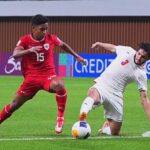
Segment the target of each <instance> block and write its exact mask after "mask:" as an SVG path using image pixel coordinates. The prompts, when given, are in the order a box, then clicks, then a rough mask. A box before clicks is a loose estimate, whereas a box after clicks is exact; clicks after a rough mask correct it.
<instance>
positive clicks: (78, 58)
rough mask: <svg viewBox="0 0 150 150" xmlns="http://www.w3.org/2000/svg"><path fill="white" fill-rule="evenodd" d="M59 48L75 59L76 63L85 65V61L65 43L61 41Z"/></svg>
mask: <svg viewBox="0 0 150 150" xmlns="http://www.w3.org/2000/svg"><path fill="white" fill-rule="evenodd" d="M60 47H61V48H62V49H63V50H64V51H65V52H68V53H70V54H72V55H73V56H74V57H75V58H76V59H77V61H78V62H80V63H81V64H83V65H86V61H85V60H84V59H83V58H82V57H81V56H79V55H78V54H77V53H76V52H75V51H74V50H73V49H72V48H71V47H70V46H69V45H68V44H67V43H65V42H63V41H61V42H60Z"/></svg>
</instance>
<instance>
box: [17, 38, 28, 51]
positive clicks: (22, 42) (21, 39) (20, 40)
mask: <svg viewBox="0 0 150 150" xmlns="http://www.w3.org/2000/svg"><path fill="white" fill-rule="evenodd" d="M20 46H21V47H23V48H24V49H25V48H26V44H25V38H23V37H21V38H20V39H19V41H18V42H17V44H16V47H20Z"/></svg>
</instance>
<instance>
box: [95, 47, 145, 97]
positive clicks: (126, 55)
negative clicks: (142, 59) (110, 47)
mask: <svg viewBox="0 0 150 150" xmlns="http://www.w3.org/2000/svg"><path fill="white" fill-rule="evenodd" d="M115 49H116V53H117V57H116V58H115V59H114V60H113V62H112V63H111V64H110V65H109V66H108V67H107V68H106V70H105V71H104V72H103V73H102V74H101V76H100V77H98V78H96V79H95V82H96V83H99V85H100V86H102V87H103V88H105V89H106V90H108V91H111V92H113V93H114V94H116V95H118V96H121V97H123V92H124V89H125V87H126V85H127V84H128V83H130V82H133V81H135V82H136V84H137V86H138V89H139V90H147V76H146V71H145V68H144V66H143V65H142V66H138V65H136V64H135V62H134V56H135V53H136V51H135V50H134V49H132V48H131V47H127V46H116V47H115Z"/></svg>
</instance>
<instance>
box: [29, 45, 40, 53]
mask: <svg viewBox="0 0 150 150" xmlns="http://www.w3.org/2000/svg"><path fill="white" fill-rule="evenodd" d="M41 48H42V46H34V47H32V48H30V49H29V52H31V53H32V52H33V53H37V52H38V51H39V50H41Z"/></svg>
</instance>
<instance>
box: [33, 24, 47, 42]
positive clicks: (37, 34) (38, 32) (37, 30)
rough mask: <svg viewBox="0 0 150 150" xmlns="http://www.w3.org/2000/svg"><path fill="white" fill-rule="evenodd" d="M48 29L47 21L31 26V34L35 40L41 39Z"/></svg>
mask: <svg viewBox="0 0 150 150" xmlns="http://www.w3.org/2000/svg"><path fill="white" fill-rule="evenodd" d="M47 31H48V23H45V24H41V25H37V26H33V30H32V35H33V38H34V39H35V40H42V39H43V38H44V36H45V34H46V33H47Z"/></svg>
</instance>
